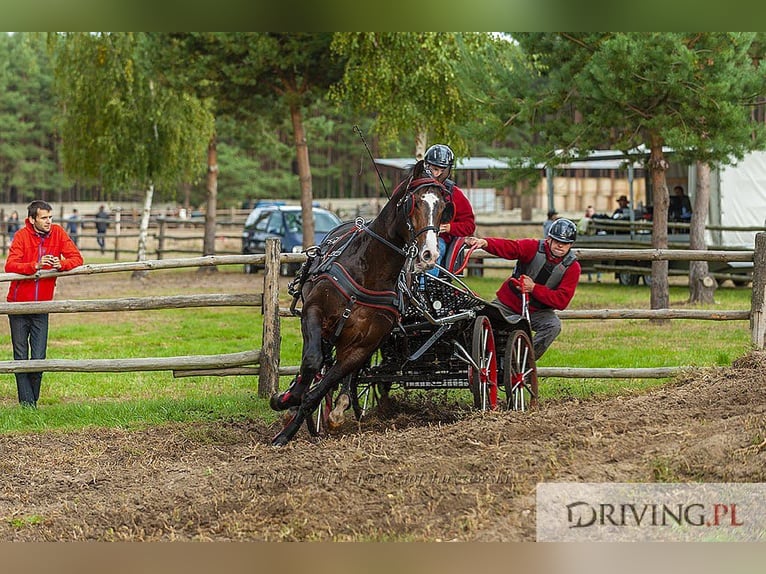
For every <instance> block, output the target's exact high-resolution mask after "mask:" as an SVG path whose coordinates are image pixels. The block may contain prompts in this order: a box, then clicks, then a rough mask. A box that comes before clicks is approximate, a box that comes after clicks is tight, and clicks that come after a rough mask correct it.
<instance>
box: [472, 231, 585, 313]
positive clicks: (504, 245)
mask: <svg viewBox="0 0 766 574" xmlns="http://www.w3.org/2000/svg"><path fill="white" fill-rule="evenodd" d="M538 245H539V240H538V239H515V240H514V239H501V238H499V237H488V238H487V246H486V247H485V248H484V249H485V251H487V252H488V253H492V254H493V255H497V256H498V257H503V258H504V259H516V260H518V261H519V263H525V264H526V263H529V262H530V261H532V259H534V258H535V255H536V254H537V248H538ZM545 254H546V256H547V258H548V261H551V262H553V263H560V262H561V258H560V257H553V256H552V255H551V252H550V249H549V248H548V245H547V244H546V246H545ZM579 281H580V263H579V262H578V261H574V262H573V263H572V264H571V265H570V266H569V267H567V269H566V271H565V272H564V276H563V277H562V278H561V282H560V283H559V285H558V287H555V288H553V289H551V288H549V287H546V286H545V285H541V284H540V283H535V287H534V289H533V290H532V298H531V299H530V304H529V310H530V312H533V311H536V310H538V309H539V307H536V306H535V301H539V302H540V303H541V304H543V305H546V306H548V307H551V308H553V309H558V310H562V309H566V308H567V306H568V305H569V302H570V301H571V300H572V297H574V294H575V289H576V288H577V283H578V282H579ZM497 298H498V299H499V300H500V301H501V302H502V303H504V304H505V305H508V307H510V308H511V309H513V311H514V312H515V313H521V297H520V296H519V295H518V294H517V293H516V292H515V290H514V289H512V288H511V286H510V277H509V278H508V279H506V281H505V282H504V283H503V284H502V285H501V286H500V289H498V290H497Z"/></svg>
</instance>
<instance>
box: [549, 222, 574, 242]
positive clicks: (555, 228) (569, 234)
mask: <svg viewBox="0 0 766 574" xmlns="http://www.w3.org/2000/svg"><path fill="white" fill-rule="evenodd" d="M548 237H552V238H553V239H555V240H556V241H560V242H561V243H574V242H575V240H576V239H577V226H576V225H575V224H574V223H572V222H571V221H570V220H568V219H564V218H561V219H557V220H556V221H554V222H553V224H552V225H551V228H550V229H549V230H548Z"/></svg>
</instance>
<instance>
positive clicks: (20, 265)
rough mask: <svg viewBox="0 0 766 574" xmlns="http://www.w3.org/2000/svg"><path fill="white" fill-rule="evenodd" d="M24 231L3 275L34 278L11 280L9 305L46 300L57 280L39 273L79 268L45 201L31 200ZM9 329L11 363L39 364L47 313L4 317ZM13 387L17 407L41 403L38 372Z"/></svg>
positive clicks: (76, 252) (19, 379) (21, 377)
mask: <svg viewBox="0 0 766 574" xmlns="http://www.w3.org/2000/svg"><path fill="white" fill-rule="evenodd" d="M27 213H28V217H27V219H26V221H25V223H24V227H23V228H22V229H20V230H19V232H18V233H17V234H16V239H15V241H14V242H13V245H11V249H10V251H9V252H8V259H7V260H6V262H5V272H6V273H19V274H21V275H30V276H35V277H34V278H30V279H24V280H18V279H16V280H14V281H11V285H10V288H9V289H8V302H9V303H19V302H31V301H50V300H51V299H53V291H54V289H55V288H56V277H55V276H53V277H50V276H43V277H40V276H39V275H38V274H39V272H40V271H69V270H70V269H74V268H75V267H78V266H80V265H82V255H80V252H79V250H78V249H77V246H76V245H75V244H74V243H73V242H72V240H71V239H70V238H69V236H67V234H66V232H65V231H64V228H63V227H61V226H60V225H54V224H53V208H52V207H51V206H50V204H49V203H46V202H45V201H39V200H36V201H33V202H32V203H30V204H29V207H28V208H27ZM8 321H9V323H10V326H11V344H12V346H13V359H14V360H16V361H29V360H34V359H44V358H45V355H46V350H47V347H48V313H23V314H15V313H9V314H8ZM15 376H16V388H17V390H18V394H19V403H20V404H21V405H22V406H27V407H36V406H37V400H38V399H39V398H40V384H41V383H42V380H43V374H42V372H34V373H26V372H24V373H22V372H18V371H17V372H16V373H15Z"/></svg>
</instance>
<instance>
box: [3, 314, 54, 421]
mask: <svg viewBox="0 0 766 574" xmlns="http://www.w3.org/2000/svg"><path fill="white" fill-rule="evenodd" d="M8 321H9V323H10V325H11V343H12V344H13V359H14V360H15V361H28V360H30V359H44V358H45V352H46V348H47V347H48V314H47V313H40V314H34V315H8ZM15 375H16V388H17V390H18V393H19V403H20V404H22V405H26V406H36V405H37V399H39V398H40V383H42V380H43V374H42V373H41V372H39V373H15Z"/></svg>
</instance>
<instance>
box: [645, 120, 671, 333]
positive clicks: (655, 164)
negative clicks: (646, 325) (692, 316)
mask: <svg viewBox="0 0 766 574" xmlns="http://www.w3.org/2000/svg"><path fill="white" fill-rule="evenodd" d="M648 167H649V173H650V174H651V178H652V190H653V191H652V195H653V199H654V215H653V217H654V221H653V223H652V247H654V248H655V249H667V248H668V206H669V204H670V194H669V193H668V184H667V181H666V179H665V174H666V172H667V169H668V162H667V160H666V159H665V155H664V154H663V153H662V139H661V138H659V137H658V136H656V135H653V136H652V138H651V154H650V156H649V166H648ZM669 304H670V287H669V285H668V262H667V260H663V261H652V295H651V308H652V309H667V308H668V307H669ZM651 321H652V322H653V323H656V324H669V323H670V321H669V320H667V319H651Z"/></svg>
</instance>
